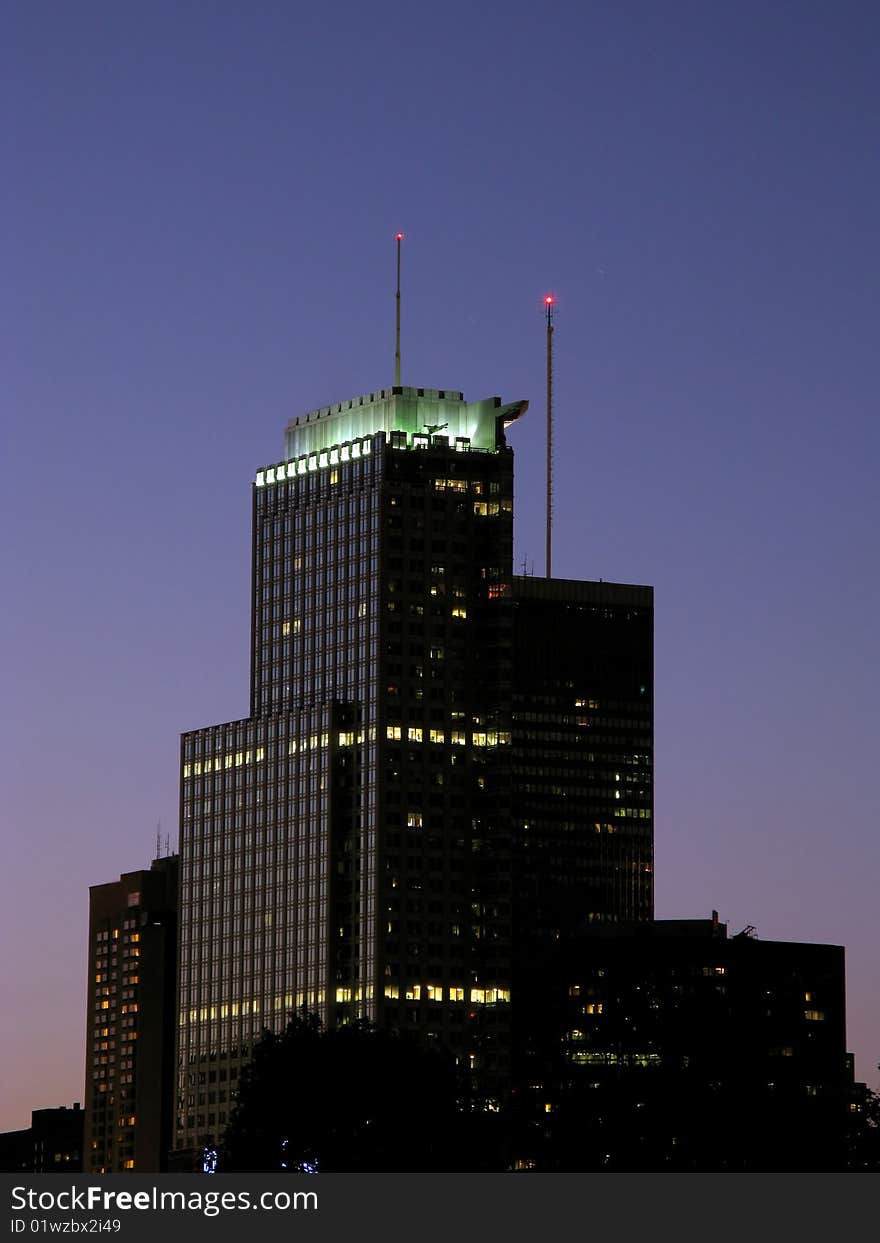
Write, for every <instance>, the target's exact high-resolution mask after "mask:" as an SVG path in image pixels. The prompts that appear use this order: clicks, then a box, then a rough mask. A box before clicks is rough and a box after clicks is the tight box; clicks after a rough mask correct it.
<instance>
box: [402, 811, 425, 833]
mask: <svg viewBox="0 0 880 1243" xmlns="http://www.w3.org/2000/svg"><path fill="white" fill-rule="evenodd" d="M406 827H407V828H408V829H420V828H421V827H422V813H421V812H420V811H408V812H407V813H406Z"/></svg>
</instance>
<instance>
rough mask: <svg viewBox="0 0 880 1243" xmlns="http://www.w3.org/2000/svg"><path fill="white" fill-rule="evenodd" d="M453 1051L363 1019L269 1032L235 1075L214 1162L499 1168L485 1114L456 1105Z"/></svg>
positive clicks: (226, 1165) (298, 1020) (288, 1167)
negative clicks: (234, 1095) (234, 1094)
mask: <svg viewBox="0 0 880 1243" xmlns="http://www.w3.org/2000/svg"><path fill="white" fill-rule="evenodd" d="M459 1089H460V1085H459V1083H458V1079H457V1074H456V1068H455V1064H454V1061H453V1059H452V1058H451V1057H449V1056H448V1055H446V1054H444V1053H443V1052H441V1051H439V1050H434V1049H433V1048H431V1049H426V1048H424V1047H423V1046H421V1045H420V1044H418V1043H417V1042H416V1041H415V1039H413V1038H409V1037H406V1036H403V1035H398V1034H396V1033H393V1032H389V1031H385V1030H381V1029H378V1028H375V1027H373V1026H371V1025H369V1024H367V1023H364V1022H356V1023H351V1024H346V1025H345V1026H342V1027H337V1028H332V1029H330V1030H324V1029H323V1028H322V1026H321V1023H320V1020H319V1019H318V1018H317V1017H315V1016H313V1015H307V1016H304V1017H295V1018H293V1019H291V1021H290V1023H289V1024H288V1026H287V1028H286V1029H285V1031H283V1032H281V1033H279V1034H275V1033H272V1032H269V1031H265V1032H264V1033H263V1035H262V1036H261V1038H260V1039H259V1040H258V1042H257V1044H256V1045H255V1047H254V1051H253V1057H252V1060H251V1062H250V1063H249V1064H248V1065H247V1066H246V1067H245V1068H244V1070H243V1071H242V1074H241V1077H240V1079H239V1093H238V1103H237V1105H236V1108H235V1110H234V1112H233V1115H232V1117H231V1119H230V1121H229V1125H228V1127H227V1129H226V1132H225V1134H224V1137H223V1140H222V1143H221V1149H220V1156H219V1169H220V1170H221V1171H222V1172H224V1173H225V1172H235V1171H258V1170H259V1171H278V1172H289V1173H303V1172H306V1173H311V1172H331V1171H332V1172H337V1173H338V1172H348V1173H351V1172H377V1171H385V1172H391V1171H393V1172H414V1171H443V1170H446V1171H448V1170H472V1169H493V1168H494V1169H498V1168H501V1165H500V1158H499V1157H498V1156H497V1153H496V1150H497V1147H498V1142H497V1138H496V1137H495V1135H494V1132H493V1131H492V1129H491V1128H492V1123H491V1120H490V1119H487V1118H486V1117H485V1115H482V1116H481V1115H475V1114H472V1113H467V1112H465V1111H464V1110H462V1109H461V1108H460V1107H459Z"/></svg>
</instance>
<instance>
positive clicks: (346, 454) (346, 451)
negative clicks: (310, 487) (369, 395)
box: [254, 439, 373, 488]
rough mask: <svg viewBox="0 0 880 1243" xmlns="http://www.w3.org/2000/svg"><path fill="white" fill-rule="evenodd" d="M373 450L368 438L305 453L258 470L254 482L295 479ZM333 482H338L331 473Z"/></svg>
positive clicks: (262, 484) (275, 481) (260, 484)
mask: <svg viewBox="0 0 880 1243" xmlns="http://www.w3.org/2000/svg"><path fill="white" fill-rule="evenodd" d="M372 451H373V442H372V440H371V439H368V440H355V441H353V442H352V443H351V444H350V445H347V444H345V445H337V446H334V447H333V448H332V449H324V450H322V451H321V452H319V453H309V454H303V456H302V457H300V458H294V459H293V460H292V461H290V462H285V463H283V464H282V465H280V466H269V467H268V468H267V469H266V470H260V471H257V477H256V479H255V480H254V483H255V484H256V486H257V487H258V488H262V487H264V486H265V485H266V484H270V483H281V482H282V481H283V480H284V479H293V478H294V477H295V476H297V475H305V474H307V473H308V472H311V471H316V470H322V469H323V468H324V467H326V466H335V465H336V464H337V463H338V462H348V461H351V460H355V461H356V460H357V459H358V458H360V457H361V456H362V455H363V456H364V457H366V456H368V455H369V454H370V453H372ZM330 482H331V483H336V482H338V475H337V478H336V479H334V478H333V475H332V473H331V477H330Z"/></svg>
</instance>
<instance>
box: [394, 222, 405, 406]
mask: <svg viewBox="0 0 880 1243" xmlns="http://www.w3.org/2000/svg"><path fill="white" fill-rule="evenodd" d="M394 236H395V239H396V241H397V294H396V297H395V311H396V316H395V320H396V322H395V333H394V383H395V386H396V387H397V388H399V387H400V243H401V242H402V241H403V234H402V233H395V235H394Z"/></svg>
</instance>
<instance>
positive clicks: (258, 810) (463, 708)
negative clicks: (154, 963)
mask: <svg viewBox="0 0 880 1243" xmlns="http://www.w3.org/2000/svg"><path fill="white" fill-rule="evenodd" d="M525 408H526V403H524V402H515V403H512V404H509V405H503V404H502V403H501V401H500V399H498V398H494V399H489V400H486V401H481V402H476V403H467V402H465V401H464V399H463V397H462V395H461V394H460V393H457V392H451V391H442V390H440V391H437V390H430V389H414V388H406V387H395V388H393V389H386V390H382V391H381V392H378V393H373V394H370V395H369V396H367V397H363V398H358V399H355V400H353V401H350V402H345V403H342V404H340V405H337V406H333V407H329V408H326V409H324V410H319V411H316V412H314V413H312V414H309V415H305V416H302V417H301V418H298V419H294V420H292V421H291V423H290V424H289V425H288V428H287V434H286V440H285V461H284V462H283V463H281V464H277V465H275V466H271V467H268V468H266V469H263V470H261V471H259V472H258V474H257V477H256V481H255V484H254V489H253V505H254V509H253V572H252V643H251V705H250V716H249V717H248V718H247V719H244V720H240V721H233V722H230V723H228V724H224V725H218V726H213V727H209V728H207V729H200V730H196V731H193V732H191V733H187V734H184V736H183V739H182V754H181V766H182V782H181V866H182V901H181V956H180V962H181V975H180V1008H179V1023H178V1059H179V1063H178V1064H179V1080H178V1118H177V1144H178V1146H179V1148H180V1149H181V1151H191V1152H198V1151H200V1150H201V1149H202V1148H203V1147H204V1146H210V1145H212V1144H214V1143H216V1140H217V1137H218V1136H219V1134H220V1133H221V1132H222V1129H223V1126H224V1125H225V1123H226V1121H227V1120H228V1116H229V1110H230V1106H231V1103H232V1100H233V1098H234V1085H235V1080H236V1078H237V1075H238V1072H239V1069H240V1066H241V1064H242V1062H243V1060H244V1059H246V1058H247V1056H248V1052H249V1049H250V1047H251V1045H252V1043H253V1041H254V1039H255V1037H256V1036H257V1035H258V1034H259V1032H260V1031H261V1030H262V1029H263V1028H264V1027H267V1026H268V1027H272V1028H276V1029H277V1028H280V1027H281V1026H283V1024H284V1022H285V1020H286V1018H287V1016H288V1014H289V1013H291V1012H292V1011H300V1010H303V1009H305V1010H308V1011H312V1012H316V1013H318V1014H319V1015H320V1016H321V1017H322V1018H323V1020H324V1021H325V1022H326V1023H328V1024H331V1025H332V1024H335V1023H338V1022H342V1021H346V1020H348V1019H350V1018H354V1017H364V1018H368V1019H370V1020H373V1021H376V1022H379V1023H381V1024H383V1025H385V1026H389V1027H400V1028H402V1029H404V1030H413V1031H416V1032H419V1033H421V1034H422V1035H423V1036H424V1037H425V1038H426V1039H428V1040H431V1039H433V1040H436V1041H439V1042H441V1043H442V1044H444V1045H445V1046H447V1047H448V1048H450V1049H452V1050H453V1051H454V1053H455V1055H456V1057H457V1058H458V1061H459V1064H460V1065H461V1066H462V1067H464V1068H465V1069H466V1070H467V1071H468V1073H469V1075H470V1082H471V1089H472V1091H473V1093H474V1094H475V1095H476V1096H477V1097H478V1098H479V1099H483V1100H491V1101H492V1103H494V1104H496V1105H497V1104H498V1102H499V1099H500V1098H502V1097H503V1096H504V1094H505V1093H506V1091H507V1090H508V1089H509V1086H510V1083H511V1074H512V1067H511V1049H512V1040H513V1037H512V1029H511V1021H512V1017H511V1016H512V1015H513V1013H514V1012H515V1005H512V1004H511V1001H512V996H511V988H512V980H513V976H514V969H515V961H516V958H517V955H519V954H521V953H522V952H524V950H525V947H526V946H527V945H532V944H533V943H536V942H537V943H538V944H543V943H544V940H545V939H546V938H551V939H553V940H554V941H555V940H556V939H557V938H558V937H559V936H560V935H561V936H573V935H576V934H577V933H579V932H580V931H581V930H582V929H583V928H584V927H587V926H589V925H590V924H592V923H601V922H604V921H613V920H620V919H632V918H648V917H650V915H651V912H652V887H651V868H652V819H651V808H652V796H651V789H652V769H651V763H652V708H651V702H652V667H651V662H652V640H651V633H652V594H651V589H650V588H644V587H641V588H639V587H623V586H619V585H614V584H591V583H573V582H565V581H555V580H554V581H552V582H546V583H545V582H543V581H541V580H537V579H528V578H516V577H514V576H513V573H512V569H513V566H512V550H513V454H512V450H511V449H510V448H509V446H508V445H507V442H506V437H505V429H506V427H507V426H508V425H509V424H510V423H512V422H513V421H514V420H515V419H517V418H518V417H519V416H520V415H521V414H522V413H523V412H524V410H525Z"/></svg>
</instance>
